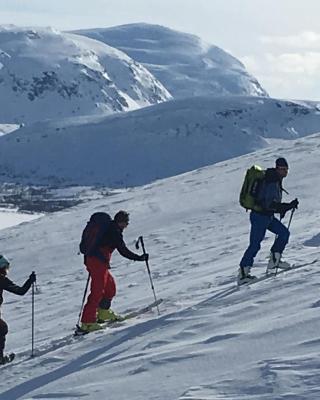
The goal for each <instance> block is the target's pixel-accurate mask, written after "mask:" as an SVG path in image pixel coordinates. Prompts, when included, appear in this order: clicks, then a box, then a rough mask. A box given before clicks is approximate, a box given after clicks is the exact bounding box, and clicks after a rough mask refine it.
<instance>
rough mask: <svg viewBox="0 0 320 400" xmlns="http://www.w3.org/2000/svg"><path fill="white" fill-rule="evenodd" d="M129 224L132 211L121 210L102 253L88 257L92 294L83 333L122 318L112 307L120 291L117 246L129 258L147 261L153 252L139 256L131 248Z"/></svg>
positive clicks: (82, 321)
mask: <svg viewBox="0 0 320 400" xmlns="http://www.w3.org/2000/svg"><path fill="white" fill-rule="evenodd" d="M128 225H129V214H128V213H127V212H126V211H123V210H121V211H119V212H117V214H116V215H115V216H114V218H113V220H111V222H110V225H109V227H108V229H107V232H106V233H105V235H104V237H103V238H102V240H101V242H100V245H99V253H100V254H102V255H103V256H104V260H102V259H101V257H98V256H85V257H84V264H85V266H86V268H87V270H88V272H89V274H90V277H91V287H90V294H89V296H88V299H87V303H86V304H85V306H84V308H83V313H82V317H81V326H80V329H81V331H82V332H92V331H95V330H98V329H101V328H102V326H101V325H100V324H101V323H103V322H106V321H108V320H109V321H110V320H111V321H115V320H121V319H122V317H121V316H119V315H117V314H116V313H115V312H114V311H113V310H111V308H110V307H111V301H112V299H113V297H114V296H115V294H116V284H115V280H114V278H113V276H112V275H111V273H110V259H111V255H112V253H113V251H114V250H115V249H117V250H118V252H119V253H120V254H121V255H122V256H123V257H125V258H128V259H129V260H134V261H147V260H148V257H149V255H148V254H142V255H138V254H135V253H133V252H132V251H130V250H129V249H128V248H127V246H126V244H125V242H124V240H123V236H122V232H123V230H124V229H125V228H126V227H127V226H128Z"/></svg>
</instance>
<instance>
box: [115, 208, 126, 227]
mask: <svg viewBox="0 0 320 400" xmlns="http://www.w3.org/2000/svg"><path fill="white" fill-rule="evenodd" d="M113 219H114V221H115V222H116V223H117V224H118V226H119V228H121V229H124V228H126V227H127V226H128V225H129V213H128V212H126V211H123V210H120V211H118V212H117V214H116V215H115V216H114V218H113Z"/></svg>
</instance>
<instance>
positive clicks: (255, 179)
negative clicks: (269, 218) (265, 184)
mask: <svg viewBox="0 0 320 400" xmlns="http://www.w3.org/2000/svg"><path fill="white" fill-rule="evenodd" d="M264 177H265V171H264V170H263V169H262V168H261V167H259V166H258V165H253V166H252V167H251V168H249V169H248V170H247V172H246V176H245V178H244V181H243V184H242V188H241V192H240V197H239V202H240V205H241V206H242V207H243V208H245V209H246V210H247V211H248V210H254V211H261V210H262V208H261V207H260V206H259V205H258V204H257V201H256V196H257V192H258V186H259V181H261V180H262V179H263V178H264Z"/></svg>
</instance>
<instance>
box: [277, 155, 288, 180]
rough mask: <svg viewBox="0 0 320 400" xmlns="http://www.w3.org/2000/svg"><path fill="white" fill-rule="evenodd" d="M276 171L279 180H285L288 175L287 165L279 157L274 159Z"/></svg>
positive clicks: (283, 159)
mask: <svg viewBox="0 0 320 400" xmlns="http://www.w3.org/2000/svg"><path fill="white" fill-rule="evenodd" d="M276 170H277V172H278V174H279V175H280V177H281V178H285V177H286V176H287V175H288V171H289V164H288V162H287V160H286V159H285V158H283V157H279V158H277V159H276Z"/></svg>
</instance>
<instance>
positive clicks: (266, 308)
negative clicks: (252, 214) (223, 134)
mask: <svg viewBox="0 0 320 400" xmlns="http://www.w3.org/2000/svg"><path fill="white" fill-rule="evenodd" d="M10 135H11V134H9V135H7V136H8V137H10ZM279 156H284V157H286V159H287V160H288V162H289V166H290V170H289V174H288V177H287V178H286V179H285V180H284V182H283V185H284V187H285V188H286V189H287V191H288V192H289V193H290V194H289V195H287V194H285V193H284V201H290V200H291V199H292V198H294V197H298V198H299V201H300V204H299V208H298V210H296V211H295V213H294V216H293V219H292V221H291V228H290V230H291V236H290V242H289V244H288V246H287V249H286V251H285V253H284V258H285V259H286V260H287V261H289V262H290V263H299V264H303V263H306V262H308V261H309V262H310V261H312V260H315V259H318V260H319V257H320V251H319V246H317V243H319V242H318V235H319V226H320V225H319V224H320V214H319V210H318V204H319V201H320V194H319V188H318V182H319V159H320V133H318V134H314V135H312V136H308V137H305V138H298V139H297V140H294V141H281V142H280V144H279V143H278V144H274V145H273V146H272V147H268V148H265V149H263V150H260V151H257V152H255V153H252V154H246V155H243V156H241V157H238V158H234V159H232V160H226V161H224V162H221V163H218V164H216V165H213V166H209V167H206V168H202V169H198V170H195V171H192V172H190V173H186V174H183V175H180V176H175V177H172V178H169V179H164V180H161V181H158V182H153V183H152V184H150V185H147V186H144V187H139V188H131V189H127V190H121V191H120V190H119V191H117V192H115V193H113V195H108V196H105V197H104V198H100V199H98V200H94V201H91V202H88V203H86V204H81V205H78V206H77V207H75V208H73V209H68V210H66V211H63V212H59V213H54V214H49V215H45V216H44V217H42V218H40V219H37V220H34V221H31V222H28V223H24V224H21V225H19V226H16V227H11V228H10V229H6V230H1V231H0V243H1V252H3V253H4V254H5V255H6V256H7V257H8V258H9V259H10V260H11V269H10V275H9V276H10V277H11V279H13V280H14V281H16V282H17V283H22V282H23V280H24V279H25V278H26V277H27V276H28V275H29V274H30V272H31V271H32V270H36V271H37V274H38V281H37V285H38V287H39V288H40V289H41V290H40V292H38V293H37V294H36V295H35V352H36V354H38V356H37V357H35V358H33V359H31V358H29V359H28V355H29V354H30V351H31V296H30V293H29V294H27V295H26V296H24V297H20V296H19V297H18V296H14V295H12V294H10V293H7V292H6V293H5V294H4V298H5V303H4V304H3V305H2V307H1V312H2V316H3V317H4V318H5V320H6V321H7V322H8V324H9V326H10V333H9V335H8V340H7V344H6V346H7V351H8V352H10V351H16V352H17V358H16V360H15V361H14V362H13V363H12V364H9V365H7V366H5V367H4V368H3V369H1V380H0V399H1V400H26V399H66V400H71V399H82V398H83V399H89V400H101V399H105V398H108V399H112V400H128V398H130V399H131V400H142V399H143V400H144V399H148V400H149V399H154V400H164V399H179V400H213V399H219V400H220V399H221V400H235V399H241V400H275V399H277V400H288V399H290V400H291V399H292V400H293V399H295V400H298V399H299V400H300V399H303V400H314V399H317V398H318V397H319V395H320V393H319V387H320V378H319V374H318V369H319V368H318V366H319V343H320V340H319V329H320V320H319V307H320V301H319V285H320V275H319V268H320V262H319V261H317V262H315V263H314V264H312V265H308V266H305V267H301V268H297V269H295V270H292V271H287V272H282V273H281V274H279V276H277V277H275V278H270V279H266V280H264V281H261V282H258V283H256V284H254V285H252V286H250V287H241V288H238V287H237V286H236V275H237V268H238V263H239V260H240V258H241V256H242V253H243V251H244V249H245V248H246V246H247V244H248V234H249V215H248V213H246V212H245V211H244V210H243V209H242V208H241V207H240V206H239V204H238V195H239V191H240V187H241V183H242V180H243V176H244V173H245V170H246V169H247V168H248V166H251V165H252V164H259V165H261V166H262V167H264V168H266V167H271V166H273V165H274V161H275V159H276V158H277V157H279ZM119 209H124V210H128V211H129V212H130V225H129V227H128V228H127V229H126V230H125V231H124V238H125V240H126V242H127V244H128V246H129V247H130V248H132V249H133V243H134V240H135V239H136V238H137V237H138V236H139V235H141V234H142V235H143V236H144V242H145V245H146V250H147V251H148V252H149V254H150V259H149V263H150V269H151V273H152V277H153V283H154V288H155V292H156V293H157V296H158V298H163V299H164V302H163V303H162V304H161V306H160V313H161V316H160V317H159V316H158V315H157V312H156V310H155V311H154V312H153V313H150V314H147V315H144V316H143V317H141V318H139V319H136V320H130V321H128V323H127V324H124V325H123V326H121V327H117V328H114V329H109V330H106V331H104V332H97V333H93V334H91V335H87V336H84V337H82V338H79V340H74V339H72V338H71V333H72V331H73V329H74V326H75V324H76V322H77V319H78V314H79V310H80V306H81V300H82V296H83V291H84V288H85V283H86V280H87V271H86V269H85V267H84V266H83V264H82V257H80V256H78V255H77V251H78V245H79V241H80V236H81V232H82V229H83V228H84V226H85V224H86V222H87V220H88V218H89V216H90V215H91V214H92V213H93V212H97V211H107V212H109V213H111V214H112V215H113V214H114V213H116V212H117V211H118V210H119ZM288 220H289V216H288V215H287V216H286V217H285V219H284V223H285V224H288ZM273 239H274V236H273V235H272V234H270V233H268V234H267V237H266V239H265V240H264V241H263V242H262V248H261V251H260V252H259V253H258V256H257V258H256V260H255V261H256V262H255V265H254V267H253V271H252V272H253V273H254V274H255V275H257V276H264V275H265V269H266V264H267V261H266V258H267V256H268V254H269V249H270V247H271V245H272V243H273ZM310 240H313V243H314V244H315V245H314V246H309V245H308V244H306V243H307V242H308V241H310ZM111 271H112V273H113V275H114V277H115V279H116V281H117V285H118V292H117V296H116V298H115V300H114V302H113V305H112V307H113V309H114V310H115V311H117V312H123V311H125V310H126V309H129V308H135V307H140V306H143V305H146V304H148V303H150V301H153V293H152V289H151V287H150V281H149V277H148V273H147V271H146V268H145V264H144V263H138V262H130V261H127V260H124V259H123V258H120V257H119V255H118V254H117V253H116V252H115V253H114V255H113V257H112V270H111ZM37 352H38V353H37Z"/></svg>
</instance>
